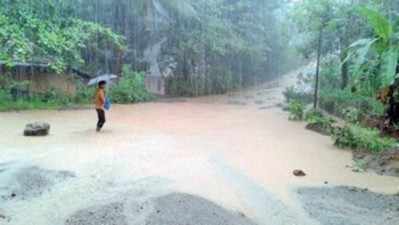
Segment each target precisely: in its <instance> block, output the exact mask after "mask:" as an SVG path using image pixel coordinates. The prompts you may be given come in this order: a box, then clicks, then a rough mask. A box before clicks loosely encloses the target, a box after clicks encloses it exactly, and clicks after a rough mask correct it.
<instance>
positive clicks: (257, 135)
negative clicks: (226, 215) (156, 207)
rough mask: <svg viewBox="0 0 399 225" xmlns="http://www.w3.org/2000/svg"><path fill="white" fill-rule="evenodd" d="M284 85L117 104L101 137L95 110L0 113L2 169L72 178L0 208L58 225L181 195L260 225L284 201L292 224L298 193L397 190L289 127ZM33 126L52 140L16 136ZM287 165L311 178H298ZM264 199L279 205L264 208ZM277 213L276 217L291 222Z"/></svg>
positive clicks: (16, 219)
mask: <svg viewBox="0 0 399 225" xmlns="http://www.w3.org/2000/svg"><path fill="white" fill-rule="evenodd" d="M286 84H287V81H284V82H282V81H281V82H273V83H271V84H268V85H264V86H262V87H258V88H256V89H252V90H248V91H242V92H239V93H232V94H229V95H226V96H214V97H206V98H197V99H178V100H176V101H163V102H162V101H161V102H155V103H146V104H137V105H125V106H122V105H117V106H114V107H113V109H112V111H111V112H109V113H108V118H107V119H108V121H107V125H106V127H105V129H104V131H103V132H102V133H96V132H95V131H94V126H95V122H96V117H95V116H96V115H95V112H94V111H93V110H74V111H33V112H19V113H1V114H0V124H1V129H0V149H1V153H0V163H7V164H6V165H7V166H6V167H7V168H18V167H23V166H26V165H33V166H38V167H41V168H45V169H48V170H63V171H71V172H73V173H74V174H75V175H76V178H74V179H70V180H67V181H65V182H64V183H62V184H59V185H56V186H55V187H53V188H52V190H51V191H50V192H48V193H45V194H44V195H43V196H41V197H40V198H35V199H31V200H30V201H29V202H28V203H26V202H23V201H22V202H14V203H12V204H11V203H10V204H11V205H6V206H4V207H5V208H6V209H3V210H5V211H6V213H7V214H9V215H13V220H12V221H11V224H18V225H19V224H21V225H22V224H38V225H41V224H43V225H45V224H51V223H53V224H62V221H65V218H66V217H67V216H68V215H70V214H72V213H73V212H75V211H76V210H78V209H81V208H84V207H90V206H92V205H93V204H96V203H98V204H100V203H103V202H107V201H111V200H115V199H116V198H121V195H122V196H125V197H126V196H130V197H132V196H146V195H149V196H150V195H160V194H162V193H167V192H170V191H181V192H185V193H190V194H196V195H200V196H203V197H206V198H207V199H210V200H212V201H214V202H216V203H218V204H221V205H223V206H225V207H227V208H229V209H232V210H233V211H241V212H245V214H246V215H248V216H250V217H251V218H254V219H255V220H256V221H257V222H259V223H260V224H266V223H265V221H268V220H270V217H267V216H269V215H270V214H272V215H273V214H279V213H282V212H283V211H284V212H285V211H289V210H287V209H286V208H285V207H284V205H283V203H284V204H286V205H289V206H291V208H292V211H294V212H293V213H292V214H290V215H295V216H294V217H293V218H292V219H291V220H292V221H294V220H295V219H296V218H302V217H305V216H304V214H303V212H301V210H300V207H299V205H298V203H297V199H296V197H295V196H294V195H293V190H294V189H295V188H297V187H303V186H335V185H349V186H357V187H360V188H368V189H370V190H372V191H376V192H384V193H396V192H398V191H399V189H398V188H399V179H397V178H393V177H383V176H378V175H374V174H364V173H354V172H352V169H350V168H348V166H350V165H352V164H353V162H352V160H351V157H352V156H351V154H350V153H349V152H345V151H342V150H338V149H335V148H334V147H333V145H332V141H331V140H330V138H328V137H324V136H321V135H319V134H316V133H313V132H310V131H307V130H305V129H304V124H302V123H296V122H290V121H288V120H287V115H286V113H284V112H282V111H281V110H280V109H279V108H277V107H276V104H277V103H278V102H280V101H281V91H282V89H283V87H284V86H285V85H286ZM32 121H47V122H49V123H50V124H51V125H52V128H51V135H50V136H48V137H45V138H25V137H23V136H22V128H23V127H24V125H25V124H26V123H28V122H32ZM294 169H302V170H304V171H305V172H306V173H307V174H308V175H307V176H306V177H304V178H296V177H294V176H293V175H292V171H293V170H294ZM325 182H328V184H325ZM121 193H124V194H121ZM270 198H273V199H276V202H273V203H269V205H268V203H267V202H268V201H270ZM277 199H281V200H282V202H283V203H281V204H280V203H279V204H280V205H278V204H277V203H278V202H279V201H277ZM38 206H40V207H38ZM265 211H269V214H267V213H266V214H265ZM282 215H283V216H281V217H280V218H276V220H278V221H280V222H281V221H283V222H284V221H289V220H290V219H289V217H290V216H288V215H287V216H284V214H282ZM282 217H284V218H282ZM302 219H303V220H304V221H306V218H302ZM50 221H51V222H50ZM276 224H280V223H276ZM281 224H282V222H281ZM286 224H288V223H286ZM305 224H310V223H305Z"/></svg>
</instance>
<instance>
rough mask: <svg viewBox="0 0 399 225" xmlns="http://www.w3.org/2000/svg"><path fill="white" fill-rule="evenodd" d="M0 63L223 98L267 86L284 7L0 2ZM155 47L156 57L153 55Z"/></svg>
mask: <svg viewBox="0 0 399 225" xmlns="http://www.w3.org/2000/svg"><path fill="white" fill-rule="evenodd" d="M0 4H1V5H2V7H1V8H0V61H1V62H2V63H3V64H4V63H6V64H7V65H8V66H13V65H14V64H15V63H17V62H23V63H26V62H27V63H40V64H46V65H49V66H50V67H51V69H53V70H55V71H56V72H58V73H62V72H63V71H65V70H66V69H69V68H74V69H79V70H82V71H84V72H86V73H88V74H93V75H95V74H98V73H101V72H102V73H107V72H112V73H119V74H120V73H121V72H122V71H121V68H122V65H123V64H128V65H130V66H131V68H132V70H133V71H143V72H147V73H148V74H149V75H154V76H167V91H168V93H169V94H170V95H179V96H181V95H188V96H196V95H203V94H213V93H224V92H226V91H228V90H231V89H234V88H238V87H242V86H246V85H254V84H257V83H259V82H261V81H264V80H267V79H270V78H272V77H274V76H276V75H278V74H280V73H282V72H283V71H286V70H288V69H289V68H292V67H293V66H294V65H293V63H292V62H291V61H290V60H289V59H288V58H289V54H288V53H289V51H290V50H289V48H287V46H286V45H284V43H286V42H287V41H288V35H285V34H286V33H287V32H285V31H284V28H285V27H284V26H283V25H282V24H283V22H284V21H283V19H282V17H283V15H284V13H285V11H284V10H283V6H284V1H276V0H252V1H244V0H212V1H205V0H200V1H198V0H182V1H166V0H117V1H116V0H115V1H109V0H95V1H94V0H85V1H80V0H71V1H62V0H46V1H40V0H33V1H30V0H17V1H13V0H0ZM157 48H160V49H159V51H156V50H154V49H157Z"/></svg>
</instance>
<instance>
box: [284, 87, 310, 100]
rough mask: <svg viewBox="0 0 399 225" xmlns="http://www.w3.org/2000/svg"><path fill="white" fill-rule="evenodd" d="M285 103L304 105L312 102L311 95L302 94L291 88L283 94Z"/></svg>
mask: <svg viewBox="0 0 399 225" xmlns="http://www.w3.org/2000/svg"><path fill="white" fill-rule="evenodd" d="M283 95H284V97H285V101H286V102H287V103H290V102H291V101H297V102H302V103H304V104H306V103H310V102H312V98H313V97H312V95H311V94H308V93H305V92H302V91H300V90H298V89H296V88H295V87H293V86H291V87H288V88H286V89H285V91H284V92H283Z"/></svg>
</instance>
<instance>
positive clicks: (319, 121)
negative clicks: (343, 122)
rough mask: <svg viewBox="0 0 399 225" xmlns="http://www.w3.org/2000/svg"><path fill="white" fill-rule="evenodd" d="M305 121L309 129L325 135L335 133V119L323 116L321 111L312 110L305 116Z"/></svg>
mask: <svg viewBox="0 0 399 225" xmlns="http://www.w3.org/2000/svg"><path fill="white" fill-rule="evenodd" d="M305 121H306V123H307V124H308V125H307V127H308V128H312V129H317V130H318V131H321V132H323V133H325V134H332V133H333V132H334V126H333V124H334V123H335V122H336V121H335V120H334V119H332V118H330V117H328V116H325V115H323V113H321V112H320V111H315V110H311V111H309V112H307V113H306V114H305Z"/></svg>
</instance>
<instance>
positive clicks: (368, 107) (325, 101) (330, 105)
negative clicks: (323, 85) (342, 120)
mask: <svg viewBox="0 0 399 225" xmlns="http://www.w3.org/2000/svg"><path fill="white" fill-rule="evenodd" d="M320 107H321V108H323V109H324V110H326V111H327V112H329V113H332V114H334V115H337V116H340V117H344V110H346V109H347V108H350V107H351V108H356V109H358V111H359V113H360V114H362V115H365V114H368V115H375V116H381V115H383V113H384V106H383V105H382V103H381V102H379V101H378V100H376V99H375V98H371V97H367V96H362V95H358V94H355V93H353V92H351V91H350V90H347V89H345V90H340V89H338V90H337V89H324V90H322V91H321V93H320Z"/></svg>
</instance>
